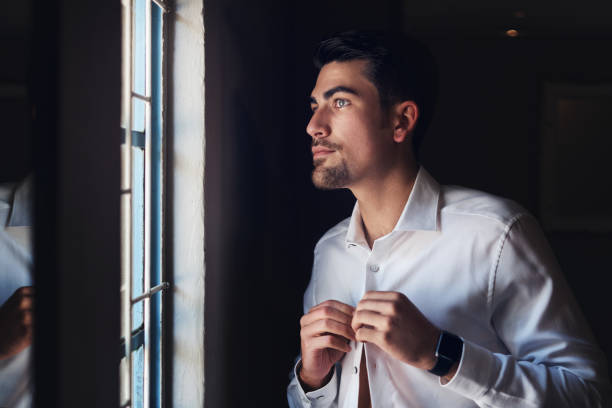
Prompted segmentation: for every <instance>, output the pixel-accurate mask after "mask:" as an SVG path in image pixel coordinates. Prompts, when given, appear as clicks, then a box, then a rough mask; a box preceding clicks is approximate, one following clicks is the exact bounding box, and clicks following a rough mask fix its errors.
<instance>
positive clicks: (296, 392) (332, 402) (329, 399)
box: [287, 249, 340, 408]
mask: <svg viewBox="0 0 612 408" xmlns="http://www.w3.org/2000/svg"><path fill="white" fill-rule="evenodd" d="M314 256H315V258H316V256H317V255H316V249H315V255H314ZM315 263H316V262H315ZM315 280H316V276H315V270H314V268H313V275H312V277H311V279H310V283H309V284H308V287H307V288H306V291H305V292H304V314H306V313H307V312H308V311H309V310H310V309H311V308H312V307H313V306H315V303H316V300H315V296H314V286H315ZM301 363H302V359H301V356H298V357H297V358H296V363H295V365H294V366H293V370H292V371H291V373H290V374H289V378H290V382H289V385H288V386H287V400H288V402H289V407H290V408H301V407H304V408H306V407H311V408H332V407H334V408H335V407H337V406H338V402H337V398H336V397H337V395H338V385H339V379H338V373H339V371H340V368H339V367H338V364H335V365H334V368H333V370H334V374H333V376H332V378H331V380H330V381H329V382H328V383H327V384H325V385H324V386H323V387H321V388H319V389H317V390H314V391H310V392H305V391H304V389H303V388H302V385H301V384H300V381H299V380H298V378H297V370H298V367H299V366H300V364H301Z"/></svg>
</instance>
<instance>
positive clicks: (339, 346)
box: [298, 300, 355, 391]
mask: <svg viewBox="0 0 612 408" xmlns="http://www.w3.org/2000/svg"><path fill="white" fill-rule="evenodd" d="M354 311H355V308H354V307H352V306H349V305H347V304H344V303H341V302H338V301H336V300H327V301H325V302H323V303H319V304H318V305H316V306H314V307H313V308H312V309H310V310H309V311H308V313H306V314H305V315H304V316H302V319H301V320H300V326H301V331H300V339H301V346H302V367H301V369H300V371H299V373H298V376H299V379H300V381H301V382H302V385H305V386H306V388H308V389H309V390H313V389H317V388H321V387H322V386H323V385H325V383H326V382H327V381H329V379H328V378H327V377H328V375H329V373H330V372H331V368H332V366H333V365H334V364H335V363H336V362H337V361H339V360H340V359H341V358H342V356H343V355H344V353H346V352H347V351H350V349H351V347H350V346H349V344H348V343H349V341H350V340H355V333H354V332H353V329H352V328H351V320H352V318H353V312H354ZM307 391H308V390H307Z"/></svg>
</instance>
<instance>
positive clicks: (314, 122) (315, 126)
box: [306, 108, 331, 139]
mask: <svg viewBox="0 0 612 408" xmlns="http://www.w3.org/2000/svg"><path fill="white" fill-rule="evenodd" d="M328 122H329V121H328V120H327V115H325V112H324V109H323V108H319V109H317V110H315V111H314V113H313V114H312V117H311V118H310V121H309V122H308V125H307V126H306V133H308V134H309V135H310V136H311V137H312V138H313V139H318V138H322V137H327V136H329V134H330V133H331V129H330V127H329V123H328Z"/></svg>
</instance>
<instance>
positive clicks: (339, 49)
mask: <svg viewBox="0 0 612 408" xmlns="http://www.w3.org/2000/svg"><path fill="white" fill-rule="evenodd" d="M357 59H361V60H367V61H368V64H367V68H366V72H365V73H364V74H365V75H366V76H367V77H368V79H369V80H370V81H371V82H372V83H373V84H374V85H375V86H376V89H378V94H379V96H380V104H381V107H382V108H383V110H384V111H388V110H389V108H390V107H391V106H392V105H393V104H395V103H397V102H402V101H408V100H410V101H414V102H415V103H416V104H417V106H418V108H419V119H418V120H417V123H416V126H415V131H414V136H413V140H412V146H413V149H414V154H415V155H418V150H419V147H420V145H421V142H422V140H423V136H424V135H425V131H426V130H427V128H428V126H429V123H430V122H431V119H432V117H433V111H434V106H435V103H436V98H437V93H438V71H437V66H436V62H435V60H434V57H433V55H432V54H431V52H430V51H429V49H428V48H427V47H426V46H425V45H423V44H422V43H420V42H418V41H417V40H415V39H414V38H410V37H408V36H406V35H405V34H401V33H391V32H380V31H355V30H351V31H345V32H342V33H339V34H335V35H333V36H332V37H330V38H328V39H326V40H324V41H322V42H321V43H320V44H319V48H318V49H317V51H316V53H315V56H314V64H315V67H316V68H317V69H319V70H320V69H321V68H322V67H323V66H324V65H325V64H328V63H330V62H333V61H338V62H342V61H351V60H357Z"/></svg>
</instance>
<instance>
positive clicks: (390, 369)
mask: <svg viewBox="0 0 612 408" xmlns="http://www.w3.org/2000/svg"><path fill="white" fill-rule="evenodd" d="M315 63H316V65H317V67H318V68H319V69H320V71H319V75H318V78H317V82H316V85H315V87H314V89H313V91H312V94H311V107H312V111H313V114H312V118H311V120H310V122H309V124H308V126H307V132H308V134H309V135H310V136H311V137H312V152H313V163H314V170H313V173H312V180H313V183H314V184H315V185H316V186H317V187H319V188H323V189H333V188H348V189H350V190H351V192H352V193H353V194H354V196H355V197H356V199H357V202H356V204H355V207H354V210H353V214H352V216H351V217H350V218H348V219H346V220H344V221H342V222H341V223H339V224H338V225H336V226H335V227H333V228H332V229H330V230H329V231H327V233H326V234H324V235H323V237H322V238H321V239H320V240H319V242H318V243H317V245H316V247H315V250H314V263H313V270H312V278H311V281H310V284H309V285H308V288H307V289H306V292H305V294H304V313H305V315H304V316H303V317H302V319H301V321H300V325H301V332H300V337H301V359H299V360H298V362H297V363H296V365H295V368H294V375H293V378H292V380H291V382H290V384H289V387H288V400H289V405H290V406H291V407H309V406H310V407H332V406H333V407H335V406H339V407H370V406H371V407H453V408H457V407H475V406H481V407H485V406H486V407H508V406H528V407H542V406H546V407H565V406H567V407H599V406H604V405H605V404H607V403H608V402H607V401H608V400H607V398H608V394H609V391H610V386H609V380H608V379H607V373H606V366H607V364H606V359H605V356H604V355H603V353H602V352H601V351H600V350H599V349H598V347H597V346H596V345H595V342H594V340H593V338H592V335H591V334H590V331H589V328H588V327H587V325H586V323H585V320H584V318H583V317H582V315H581V314H580V312H579V309H578V307H577V305H576V302H575V300H574V299H573V297H572V295H571V293H570V291H569V288H568V287H567V284H566V282H565V281H564V279H563V277H562V275H561V273H560V271H559V269H558V266H557V263H556V261H555V259H554V256H553V254H552V252H551V250H550V248H549V246H548V244H547V243H546V241H545V239H544V237H543V234H542V232H541V230H540V229H539V227H538V224H537V222H536V221H535V219H534V218H533V217H532V216H531V215H529V214H528V213H527V212H526V211H525V210H524V209H522V208H521V207H520V206H518V205H517V204H515V203H513V202H511V201H509V200H505V199H501V198H498V197H494V196H491V195H489V194H486V193H482V192H478V191H474V190H468V189H465V188H460V187H447V186H440V185H438V183H436V181H435V180H434V179H433V178H432V177H431V176H430V175H429V174H428V173H427V171H426V170H425V169H423V168H422V167H420V166H419V165H418V162H417V158H416V152H417V151H418V147H419V144H420V141H421V140H422V137H423V134H424V132H425V130H426V127H427V124H428V122H429V121H430V119H431V116H432V110H433V104H434V97H433V96H434V95H435V93H436V83H437V80H436V78H435V74H434V72H435V64H434V63H433V58H432V57H431V54H430V53H429V52H428V51H427V49H425V48H424V47H423V46H422V45H419V44H418V43H416V42H415V41H413V40H410V39H402V38H399V37H393V36H388V35H378V34H372V33H362V32H346V33H342V34H339V35H337V36H335V37H332V38H330V39H328V40H325V41H324V42H322V43H321V45H320V47H319V50H318V52H317V55H316V57H315Z"/></svg>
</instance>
